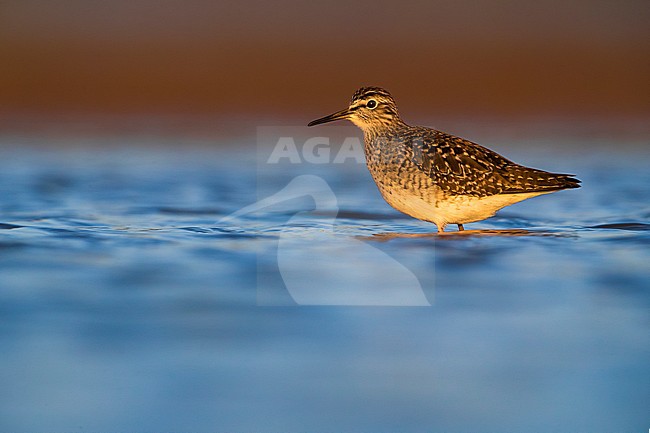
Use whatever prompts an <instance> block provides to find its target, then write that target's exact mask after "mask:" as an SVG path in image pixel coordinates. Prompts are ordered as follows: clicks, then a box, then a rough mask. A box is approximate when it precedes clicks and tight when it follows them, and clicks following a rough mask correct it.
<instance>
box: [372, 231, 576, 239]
mask: <svg viewBox="0 0 650 433" xmlns="http://www.w3.org/2000/svg"><path fill="white" fill-rule="evenodd" d="M483 236H503V237H508V236H549V237H567V236H569V235H567V234H566V233H559V232H551V231H544V230H526V229H485V230H463V231H453V232H442V233H436V232H432V233H376V234H374V235H372V236H363V237H360V239H363V240H372V241H379V242H385V241H389V240H391V239H398V238H432V239H435V240H439V239H460V238H468V237H483Z"/></svg>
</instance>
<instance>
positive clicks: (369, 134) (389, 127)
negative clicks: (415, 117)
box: [361, 118, 408, 141]
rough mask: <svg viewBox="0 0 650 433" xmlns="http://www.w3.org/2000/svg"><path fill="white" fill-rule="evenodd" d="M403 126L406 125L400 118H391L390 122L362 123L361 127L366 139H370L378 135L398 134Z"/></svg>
mask: <svg viewBox="0 0 650 433" xmlns="http://www.w3.org/2000/svg"><path fill="white" fill-rule="evenodd" d="M403 128H408V125H407V124H406V123H404V122H403V121H402V119H400V118H395V119H392V121H391V122H390V123H376V124H373V125H364V127H362V128H361V129H362V130H363V135H364V138H365V139H366V141H372V140H374V139H376V138H378V137H385V136H392V135H396V134H399V132H400V131H401V130H402V129H403Z"/></svg>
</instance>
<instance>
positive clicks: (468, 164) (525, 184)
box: [406, 128, 580, 197]
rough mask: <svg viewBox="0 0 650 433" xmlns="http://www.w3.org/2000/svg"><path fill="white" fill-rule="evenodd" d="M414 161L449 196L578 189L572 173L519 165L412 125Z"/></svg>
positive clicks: (444, 135)
mask: <svg viewBox="0 0 650 433" xmlns="http://www.w3.org/2000/svg"><path fill="white" fill-rule="evenodd" d="M411 135H412V136H411V137H410V139H409V140H407V141H406V142H407V143H411V151H412V160H413V162H414V164H415V165H416V166H417V167H418V168H419V169H420V170H422V171H423V172H424V173H425V174H427V175H428V176H429V177H431V178H432V179H433V180H434V182H435V184H436V185H437V186H438V187H439V188H440V189H441V190H442V191H443V192H445V193H447V194H450V195H469V196H476V197H484V196H490V195H495V194H516V193H527V192H546V191H548V192H550V191H555V190H559V189H565V188H579V187H580V181H579V180H577V179H575V178H573V177H572V175H567V174H557V173H549V172H546V171H543V170H537V169H534V168H528V167H524V166H522V165H519V164H516V163H514V162H512V161H510V160H509V159H507V158H504V157H503V156H501V155H499V154H498V153H496V152H493V151H491V150H490V149H486V148H485V147H483V146H480V145H478V144H476V143H472V142H471V141H468V140H464V139H462V138H459V137H455V136H453V135H450V134H446V133H444V132H440V131H436V130H432V129H428V128H412V130H411Z"/></svg>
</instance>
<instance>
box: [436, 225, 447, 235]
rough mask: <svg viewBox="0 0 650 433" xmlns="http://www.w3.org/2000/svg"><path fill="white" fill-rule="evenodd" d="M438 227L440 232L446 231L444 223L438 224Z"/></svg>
mask: <svg viewBox="0 0 650 433" xmlns="http://www.w3.org/2000/svg"><path fill="white" fill-rule="evenodd" d="M436 228H437V229H438V233H443V232H444V231H445V225H444V224H441V225H438V224H436Z"/></svg>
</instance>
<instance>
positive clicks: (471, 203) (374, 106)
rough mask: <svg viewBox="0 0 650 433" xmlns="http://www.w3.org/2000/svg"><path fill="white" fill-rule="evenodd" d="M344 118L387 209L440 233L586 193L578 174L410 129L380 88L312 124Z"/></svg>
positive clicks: (365, 91)
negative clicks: (359, 134) (540, 199)
mask: <svg viewBox="0 0 650 433" xmlns="http://www.w3.org/2000/svg"><path fill="white" fill-rule="evenodd" d="M340 119H348V120H350V121H352V123H354V124H355V125H357V126H358V127H359V128H361V130H362V131H363V136H364V143H365V146H364V150H365V155H366V164H367V165H368V170H370V173H371V174H372V177H373V179H374V180H375V183H376V184H377V187H378V188H379V191H380V192H381V195H382V196H383V197H384V199H385V200H386V201H387V202H388V204H390V205H391V206H393V207H394V208H395V209H397V210H398V211H400V212H403V213H405V214H407V215H410V216H412V217H414V218H418V219H421V220H424V221H429V222H432V223H434V224H435V225H436V227H437V228H438V232H443V231H444V229H445V226H446V225H447V224H457V225H458V229H459V230H464V227H463V224H465V223H471V222H476V221H481V220H484V219H486V218H489V217H491V216H493V215H494V214H495V213H496V212H497V211H498V210H499V209H501V208H503V207H506V206H509V205H511V204H514V203H517V202H520V201H522V200H526V199H528V198H531V197H535V196H538V195H542V194H548V193H551V192H555V191H559V190H562V189H568V188H579V187H580V181H579V180H578V179H576V178H575V177H573V175H570V174H558V173H549V172H546V171H543V170H537V169H534V168H529V167H525V166H523V165H519V164H517V163H514V162H512V161H510V160H508V159H506V158H504V157H503V156H501V155H499V154H498V153H496V152H493V151H491V150H490V149H487V148H485V147H483V146H480V145H478V144H476V143H472V142H471V141H468V140H465V139H462V138H459V137H455V136H453V135H451V134H447V133H444V132H442V131H437V130H435V129H431V128H425V127H422V126H409V125H407V124H406V123H404V122H403V121H402V119H401V118H400V116H399V113H398V111H397V105H396V104H395V100H394V99H393V97H392V96H391V95H390V93H388V91H386V90H384V89H382V88H380V87H362V88H361V89H359V90H357V91H356V93H355V94H354V96H353V97H352V101H351V102H350V106H349V107H348V108H346V109H344V110H341V111H339V112H336V113H334V114H330V115H329V116H325V117H322V118H320V119H317V120H314V121H313V122H310V123H309V125H308V126H314V125H318V124H321V123H327V122H332V121H334V120H340Z"/></svg>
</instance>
